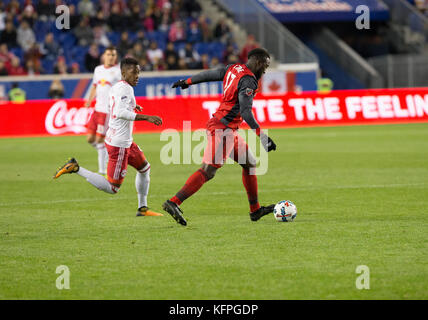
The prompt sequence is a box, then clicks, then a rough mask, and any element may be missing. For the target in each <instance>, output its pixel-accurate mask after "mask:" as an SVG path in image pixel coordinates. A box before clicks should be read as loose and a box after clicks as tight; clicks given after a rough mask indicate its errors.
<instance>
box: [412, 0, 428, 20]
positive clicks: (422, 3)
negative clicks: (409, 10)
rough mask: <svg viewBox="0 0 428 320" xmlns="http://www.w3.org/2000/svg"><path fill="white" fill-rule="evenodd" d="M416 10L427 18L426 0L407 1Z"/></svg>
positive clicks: (427, 2) (427, 7)
mask: <svg viewBox="0 0 428 320" xmlns="http://www.w3.org/2000/svg"><path fill="white" fill-rule="evenodd" d="M409 2H410V3H412V4H414V5H415V6H416V8H417V9H418V10H419V11H420V12H421V13H423V14H424V15H425V16H427V17H428V0H409Z"/></svg>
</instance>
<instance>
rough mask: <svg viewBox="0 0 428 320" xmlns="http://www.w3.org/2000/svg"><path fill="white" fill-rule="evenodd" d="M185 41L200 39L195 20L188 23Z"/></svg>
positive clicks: (199, 40) (200, 34) (198, 40)
mask: <svg viewBox="0 0 428 320" xmlns="http://www.w3.org/2000/svg"><path fill="white" fill-rule="evenodd" d="M187 41H188V42H191V43H195V42H201V41H202V33H201V30H199V25H198V23H197V22H196V21H192V22H191V23H190V26H189V29H188V30H187Z"/></svg>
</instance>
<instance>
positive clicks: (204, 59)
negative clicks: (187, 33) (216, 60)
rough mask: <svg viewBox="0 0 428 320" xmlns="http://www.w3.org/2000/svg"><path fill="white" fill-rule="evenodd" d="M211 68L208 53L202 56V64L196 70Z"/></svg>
mask: <svg viewBox="0 0 428 320" xmlns="http://www.w3.org/2000/svg"><path fill="white" fill-rule="evenodd" d="M209 68H210V56H209V55H208V54H206V53H204V54H203V55H201V63H200V65H199V66H198V68H195V69H209Z"/></svg>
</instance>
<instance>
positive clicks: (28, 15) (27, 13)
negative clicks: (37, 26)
mask: <svg viewBox="0 0 428 320" xmlns="http://www.w3.org/2000/svg"><path fill="white" fill-rule="evenodd" d="M26 2H27V3H26V4H25V6H24V10H23V12H22V15H21V22H22V21H27V22H28V24H29V26H30V27H31V28H32V27H33V24H34V21H35V20H36V18H37V13H36V10H35V9H34V6H33V4H32V2H31V0H27V1H26Z"/></svg>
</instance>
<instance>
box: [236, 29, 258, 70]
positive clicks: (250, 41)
mask: <svg viewBox="0 0 428 320" xmlns="http://www.w3.org/2000/svg"><path fill="white" fill-rule="evenodd" d="M258 47H260V46H259V44H258V43H257V42H256V39H255V38H254V36H253V35H252V34H250V35H248V37H247V42H246V43H245V45H244V47H243V48H242V50H241V54H240V56H239V59H240V60H241V62H242V63H246V62H247V60H248V52H250V51H251V50H253V49H255V48H258Z"/></svg>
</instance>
